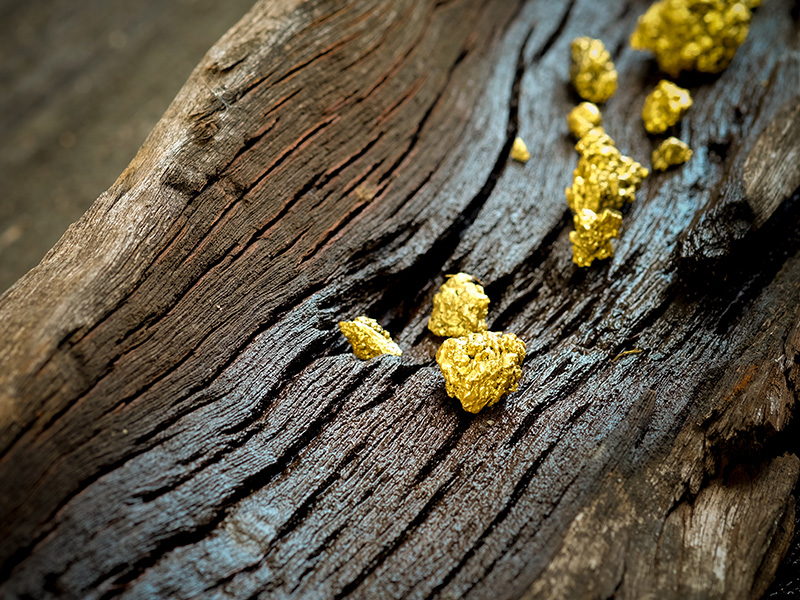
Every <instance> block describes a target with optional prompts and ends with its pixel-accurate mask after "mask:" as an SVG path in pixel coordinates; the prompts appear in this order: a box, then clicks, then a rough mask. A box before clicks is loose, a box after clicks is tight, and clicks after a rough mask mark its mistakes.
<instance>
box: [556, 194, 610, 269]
mask: <svg viewBox="0 0 800 600" xmlns="http://www.w3.org/2000/svg"><path fill="white" fill-rule="evenodd" d="M574 222H575V231H570V233H569V241H570V242H572V261H573V262H574V263H575V264H576V265H578V266H579V267H588V266H590V265H591V264H592V262H593V261H594V260H603V259H604V258H609V257H611V256H614V247H613V246H612V245H611V240H612V239H614V238H615V237H617V235H618V234H619V228H620V226H621V225H622V214H620V212H619V211H616V210H613V209H608V208H607V209H605V210H603V211H602V212H601V213H600V214H597V213H595V212H594V211H591V210H589V209H588V208H584V209H582V210H580V211H578V212H576V213H575V217H574Z"/></svg>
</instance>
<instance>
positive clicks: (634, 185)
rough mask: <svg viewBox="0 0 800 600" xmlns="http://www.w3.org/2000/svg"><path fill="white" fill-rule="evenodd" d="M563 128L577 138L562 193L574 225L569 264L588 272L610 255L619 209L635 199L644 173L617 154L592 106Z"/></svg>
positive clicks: (580, 109)
mask: <svg viewBox="0 0 800 600" xmlns="http://www.w3.org/2000/svg"><path fill="white" fill-rule="evenodd" d="M567 125H568V126H569V128H570V131H571V132H572V133H573V134H574V135H575V136H576V137H578V138H579V139H578V143H577V144H576V145H575V149H576V150H577V151H578V153H579V154H580V158H579V159H578V166H577V167H576V168H575V171H574V172H573V175H572V177H573V180H572V185H571V186H570V187H568V188H567V189H566V190H565V193H566V196H567V205H568V206H569V208H570V210H571V211H572V212H573V222H574V225H575V230H574V231H572V232H570V234H569V239H570V242H572V260H573V262H574V263H575V264H576V265H578V266H580V267H588V266H590V265H591V264H592V263H593V262H594V261H595V260H602V259H605V258H609V257H611V256H613V255H614V248H613V246H612V244H611V240H612V239H614V238H615V237H617V236H618V235H619V229H620V226H621V225H622V213H621V212H620V209H621V208H622V207H623V206H624V205H625V204H626V203H628V202H633V201H634V200H635V199H636V191H637V190H638V189H639V187H640V186H641V185H642V181H643V180H644V178H645V177H647V175H648V170H647V169H646V168H645V167H643V166H642V165H641V164H639V163H638V162H636V161H635V160H633V159H632V158H631V157H629V156H625V155H624V154H622V153H621V152H620V151H619V150H618V149H617V147H616V146H615V145H614V140H613V139H611V137H610V136H609V135H608V134H607V133H606V132H605V130H604V129H603V127H602V116H601V114H600V110H599V109H598V108H597V106H595V105H594V104H590V103H588V102H583V103H581V104H579V105H578V106H576V107H575V108H574V109H573V110H572V111H571V112H570V113H569V115H567Z"/></svg>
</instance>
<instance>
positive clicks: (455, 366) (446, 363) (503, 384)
mask: <svg viewBox="0 0 800 600" xmlns="http://www.w3.org/2000/svg"><path fill="white" fill-rule="evenodd" d="M524 358H525V342H523V341H522V340H521V339H519V338H518V337H517V336H515V335H514V334H513V333H507V334H502V333H497V332H494V331H485V332H483V333H470V334H469V335H466V336H464V337H460V338H450V339H448V340H445V341H444V343H443V344H442V345H441V347H440V348H439V350H438V351H437V352H436V362H438V363H439V368H440V369H441V371H442V375H444V380H445V384H446V389H447V395H448V396H450V397H451V398H458V400H459V401H460V402H461V406H463V407H464V410H466V411H468V412H471V413H477V412H479V411H480V410H481V409H482V408H483V407H484V406H491V405H492V404H494V403H495V402H497V401H498V400H500V398H502V397H503V396H504V395H505V394H507V393H509V392H513V391H515V390H516V389H517V384H518V383H519V378H520V377H521V376H522V368H521V367H522V361H523V360H524Z"/></svg>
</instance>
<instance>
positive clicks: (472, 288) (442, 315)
mask: <svg viewBox="0 0 800 600" xmlns="http://www.w3.org/2000/svg"><path fill="white" fill-rule="evenodd" d="M474 279H475V278H474V277H472V275H467V274H466V273H457V274H455V275H448V276H447V281H445V282H444V284H443V285H442V287H440V288H439V291H438V292H436V295H435V296H434V297H433V311H432V312H431V316H430V319H428V329H430V330H431V331H432V332H433V333H434V334H436V335H438V336H441V337H458V336H460V335H466V334H468V333H472V332H481V331H486V315H487V314H488V312H489V296H487V295H486V293H485V292H484V291H483V286H482V285H480V284H479V283H476V282H475V280H474Z"/></svg>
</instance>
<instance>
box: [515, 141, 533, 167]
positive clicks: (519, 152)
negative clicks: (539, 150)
mask: <svg viewBox="0 0 800 600" xmlns="http://www.w3.org/2000/svg"><path fill="white" fill-rule="evenodd" d="M530 157H531V153H530V152H528V147H527V146H526V145H525V142H523V141H522V138H521V137H516V138H514V143H513V144H511V158H512V159H514V160H515V161H517V162H521V163H522V164H523V165H524V164H525V163H526V162H528V159H529V158H530Z"/></svg>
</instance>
